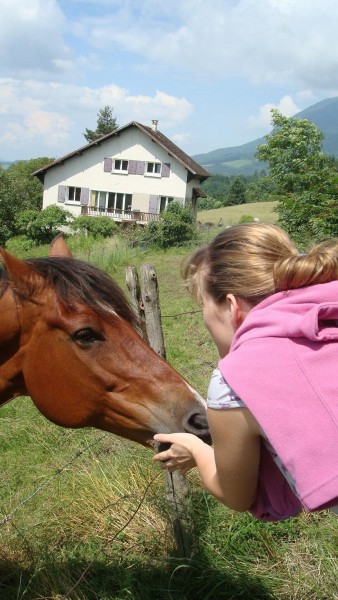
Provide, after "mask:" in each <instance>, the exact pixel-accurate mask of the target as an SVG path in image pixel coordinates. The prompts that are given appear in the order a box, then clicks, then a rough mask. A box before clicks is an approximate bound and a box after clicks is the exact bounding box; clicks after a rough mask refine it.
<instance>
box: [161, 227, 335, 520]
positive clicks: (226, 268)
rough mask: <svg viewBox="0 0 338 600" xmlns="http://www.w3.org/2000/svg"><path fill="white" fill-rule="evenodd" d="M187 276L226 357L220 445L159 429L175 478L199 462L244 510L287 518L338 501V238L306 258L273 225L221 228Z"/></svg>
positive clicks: (217, 402) (213, 404)
mask: <svg viewBox="0 0 338 600" xmlns="http://www.w3.org/2000/svg"><path fill="white" fill-rule="evenodd" d="M184 278H185V280H186V282H187V285H188V288H189V290H190V291H191V293H192V294H193V296H194V297H195V299H196V300H197V301H198V302H199V303H201V304H202V306H203V316H204V322H205V325H206V327H207V329H208V330H209V332H210V334H211V336H212V338H213V339H214V341H215V344H216V346H217V349H218V352H219V355H220V362H219V365H218V369H216V370H215V371H214V373H213V376H212V378H211V382H210V386H209V390H208V420H209V426H210V431H211V435H212V442H213V443H212V447H210V446H208V445H207V444H205V443H204V442H202V441H201V440H200V439H198V438H197V437H195V436H194V435H191V434H181V433H175V434H158V435H156V436H155V440H156V441H157V442H163V443H169V444H171V446H170V448H169V449H168V450H165V451H163V452H160V453H158V454H156V455H155V456H154V460H155V461H162V464H163V466H164V468H167V469H168V470H169V471H174V470H176V469H180V470H181V471H182V472H186V471H188V470H189V469H190V468H192V467H194V466H197V469H198V471H199V474H200V477H201V480H202V483H203V484H204V486H205V488H206V489H207V490H208V491H209V492H210V493H211V494H212V495H214V496H215V497H216V498H217V499H218V500H219V501H220V502H222V503H223V504H225V505H226V506H228V507H229V508H231V509H233V510H236V511H247V510H249V511H250V512H251V513H252V514H253V515H254V516H256V517H257V518H258V519H261V520H267V521H272V520H281V519H285V518H288V517H290V516H294V515H297V514H298V513H299V512H300V511H301V510H302V509H303V508H304V509H305V510H308V511H315V510H320V509H323V508H329V507H331V508H333V509H335V507H336V505H337V504H338V242H337V241H336V240H329V241H325V242H322V243H320V244H317V245H315V246H313V247H312V248H311V249H310V250H309V251H308V252H307V253H305V254H300V253H299V252H298V250H297V248H296V247H295V245H294V244H293V242H292V241H291V240H290V238H289V236H288V235H287V234H286V233H285V232H284V231H283V230H281V229H280V228H278V227H276V226H274V225H267V224H261V223H246V224H241V225H235V226H233V227H230V228H228V229H226V230H224V231H222V232H221V233H220V234H219V235H218V236H217V237H216V238H215V239H214V240H213V241H212V242H211V243H210V244H209V245H208V246H206V247H205V248H202V249H200V250H198V251H197V252H195V253H194V254H193V255H192V256H191V257H190V260H189V261H188V262H187V263H186V265H185V268H184Z"/></svg>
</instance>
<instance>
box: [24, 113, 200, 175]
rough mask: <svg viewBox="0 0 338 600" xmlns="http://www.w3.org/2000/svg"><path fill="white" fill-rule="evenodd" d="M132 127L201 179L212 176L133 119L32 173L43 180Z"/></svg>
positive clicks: (166, 139)
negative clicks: (52, 172)
mask: <svg viewBox="0 0 338 600" xmlns="http://www.w3.org/2000/svg"><path fill="white" fill-rule="evenodd" d="M131 127H137V128H138V129H139V130H140V131H143V133H145V134H146V135H147V136H148V137H150V139H152V140H153V141H154V142H155V143H157V144H158V145H159V146H161V147H162V148H164V149H165V150H166V151H167V152H168V154H169V156H173V157H174V158H176V160H177V161H178V162H179V163H181V165H183V167H185V168H186V169H187V170H188V171H190V173H191V174H192V175H195V176H197V177H198V178H199V179H200V180H201V181H204V179H207V177H210V173H208V171H206V170H205V169H204V168H203V167H202V166H201V165H199V164H198V163H197V162H196V161H195V160H193V159H192V158H191V157H190V156H188V154H186V153H185V152H183V150H181V149H180V148H179V147H178V146H176V144H174V143H173V142H172V141H171V140H169V138H167V137H166V136H165V135H164V134H163V133H161V132H160V131H158V130H156V131H155V130H154V129H152V128H151V127H147V126H146V125H142V124H141V123H138V122H137V121H131V122H130V123H128V124H127V125H124V126H123V127H119V128H118V129H116V130H115V131H112V132H111V133H107V134H106V135H103V136H102V137H100V138H98V139H97V140H95V141H94V142H90V143H89V144H86V145H85V146H82V147H81V148H78V149H77V150H74V152H70V153H69V154H66V155H65V156H61V157H60V158H57V159H56V160H54V161H53V162H51V163H49V164H48V165H45V166H44V167H42V169H38V170H37V171H34V173H32V175H36V177H38V178H39V179H40V180H41V181H43V180H44V176H45V173H46V172H47V171H49V169H53V168H54V167H56V166H58V165H63V164H64V163H65V162H66V160H68V159H69V158H72V157H73V156H78V155H81V154H83V153H84V152H87V151H88V150H89V149H90V148H93V147H94V146H100V145H101V144H103V143H104V142H105V141H106V140H109V139H110V138H112V137H114V136H119V135H121V133H122V132H123V131H126V130H127V129H129V128H131Z"/></svg>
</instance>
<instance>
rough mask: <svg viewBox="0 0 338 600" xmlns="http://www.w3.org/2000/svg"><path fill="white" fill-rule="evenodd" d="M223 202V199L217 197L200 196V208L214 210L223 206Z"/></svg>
mask: <svg viewBox="0 0 338 600" xmlns="http://www.w3.org/2000/svg"><path fill="white" fill-rule="evenodd" d="M222 206H223V204H222V202H221V200H216V199H215V198H210V197H209V196H208V197H207V198H199V200H198V210H212V209H213V208H222Z"/></svg>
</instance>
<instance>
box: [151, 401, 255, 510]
mask: <svg viewBox="0 0 338 600" xmlns="http://www.w3.org/2000/svg"><path fill="white" fill-rule="evenodd" d="M208 421H209V426H210V432H211V435H212V440H213V448H211V447H210V446H207V445H206V444H205V443H204V442H202V440H200V439H198V438H197V437H196V436H194V435H192V434H185V433H174V434H157V435H156V436H155V440H156V441H159V442H168V443H170V444H172V446H171V448H169V450H166V451H164V452H161V453H160V454H157V455H156V456H154V460H161V461H168V462H165V463H164V467H165V468H168V470H169V471H174V470H176V469H181V470H182V471H186V470H188V468H189V465H190V467H191V466H192V465H194V464H196V466H197V468H198V471H199V474H200V477H201V480H202V483H203V485H204V486H205V488H206V489H207V490H208V491H209V492H210V493H211V494H212V495H213V496H215V497H216V498H217V499H218V500H219V501H220V502H222V503H223V504H225V505H226V506H228V507H229V508H231V509H233V510H237V511H246V510H248V509H249V508H250V506H251V505H252V504H253V502H254V500H255V497H256V489H257V481H258V469H259V458H260V430H259V425H258V423H257V421H256V420H255V418H254V417H253V416H252V415H251V413H250V412H249V410H248V409H247V408H236V409H232V410H213V409H208Z"/></svg>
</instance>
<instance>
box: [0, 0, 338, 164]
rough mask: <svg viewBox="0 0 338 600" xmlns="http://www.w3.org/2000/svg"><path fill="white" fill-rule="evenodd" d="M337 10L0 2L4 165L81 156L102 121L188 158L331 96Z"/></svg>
mask: <svg viewBox="0 0 338 600" xmlns="http://www.w3.org/2000/svg"><path fill="white" fill-rule="evenodd" d="M337 23H338V2H337V0H208V1H207V2H206V0H203V1H202V0H1V3H0V161H14V160H29V159H32V158H37V157H50V158H58V157H60V156H63V155H65V154H67V153H69V152H72V151H73V150H76V149H77V148H79V147H81V146H84V145H85V144H86V140H85V138H84V136H83V133H84V131H85V129H86V128H88V129H96V125H97V115H98V112H99V110H100V109H102V108H104V107H105V106H110V107H111V108H112V109H113V116H114V117H116V118H117V123H118V125H119V126H123V125H126V124H127V123H129V122H131V121H139V122H140V123H143V124H144V125H150V124H151V121H152V120H153V119H157V120H158V129H159V130H160V131H161V132H162V133H164V134H165V135H167V136H168V137H169V138H170V139H171V140H172V141H174V142H175V143H176V144H177V145H178V146H179V147H180V148H181V149H182V150H184V151H185V152H187V153H188V154H190V155H192V156H194V155H196V154H200V153H206V152H209V151H211V150H216V149H218V148H226V147H229V146H237V145H241V144H244V143H246V142H249V141H252V140H254V139H257V138H259V137H261V136H263V135H266V134H267V133H269V131H270V129H271V126H270V125H271V112H270V111H271V108H272V107H276V108H278V109H279V110H280V111H281V112H282V113H283V114H284V115H285V116H292V115H294V114H296V113H297V112H299V111H301V110H303V109H304V108H307V107H308V106H311V105H312V104H315V103H316V102H318V101H320V100H323V99H325V98H329V97H334V96H338V35H337Z"/></svg>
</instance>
